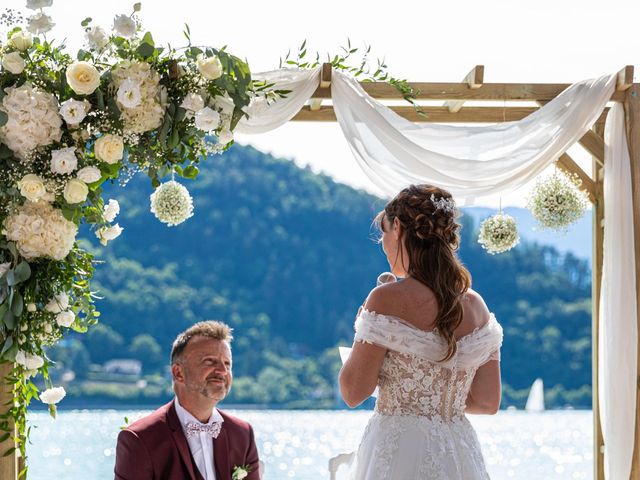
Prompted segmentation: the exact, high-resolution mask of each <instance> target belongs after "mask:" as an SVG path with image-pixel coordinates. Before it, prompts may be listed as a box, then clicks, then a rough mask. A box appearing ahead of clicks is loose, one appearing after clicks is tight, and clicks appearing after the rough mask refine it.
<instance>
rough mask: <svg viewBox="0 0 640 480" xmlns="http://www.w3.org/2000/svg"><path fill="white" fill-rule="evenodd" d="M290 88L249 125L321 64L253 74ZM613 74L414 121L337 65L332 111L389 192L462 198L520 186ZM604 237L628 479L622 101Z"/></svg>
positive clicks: (614, 433) (630, 260) (616, 471)
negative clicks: (523, 108) (503, 109)
mask: <svg viewBox="0 0 640 480" xmlns="http://www.w3.org/2000/svg"><path fill="white" fill-rule="evenodd" d="M255 77H256V78H263V79H265V80H267V81H268V82H271V83H276V87H277V88H282V89H290V90H293V91H292V93H291V94H289V95H288V97H287V98H284V99H279V100H277V101H276V102H275V103H273V104H272V105H270V106H269V107H265V105H264V104H262V103H260V102H256V105H252V106H250V108H249V109H248V113H249V115H250V119H249V120H243V121H242V122H241V123H240V124H239V131H241V132H243V133H260V132H265V131H268V130H272V129H275V128H277V127H279V126H281V125H283V124H284V123H286V122H287V121H288V120H290V119H291V118H293V117H294V116H295V114H296V113H297V112H298V111H299V110H300V108H302V106H303V105H304V104H305V103H306V102H307V101H308V100H309V98H311V96H312V94H313V92H314V91H315V89H316V88H317V87H318V85H319V82H320V69H317V70H282V71H274V72H267V73H264V74H258V75H255ZM615 85H616V75H608V76H603V77H600V78H597V79H592V80H585V81H582V82H578V83H576V84H574V85H572V86H571V87H569V88H568V89H566V90H565V91H564V92H562V93H561V94H560V95H559V96H558V97H556V98H555V99H554V100H552V101H551V102H549V103H548V104H546V105H545V106H544V107H542V108H540V109H539V110H537V111H536V112H534V113H533V114H531V115H529V116H527V117H526V118H524V119H522V120H519V121H516V122H506V123H502V124H497V125H481V126H478V125H472V126H468V125H437V124H417V123H412V122H409V121H407V120H405V119H403V118H402V117H400V116H399V115H397V114H396V113H394V112H393V111H392V110H390V109H389V108H387V107H386V106H384V105H383V104H381V103H380V102H378V101H376V100H375V99H373V98H371V97H370V96H369V95H367V93H366V92H365V91H364V90H363V89H362V88H361V87H360V85H359V84H358V82H356V81H355V80H353V79H351V78H349V77H347V76H345V75H343V74H342V73H340V72H336V71H334V72H333V74H332V82H331V96H332V101H333V108H334V110H335V113H336V118H337V120H338V123H339V124H340V127H341V128H342V131H343V133H344V134H345V138H346V140H347V143H348V144H349V147H350V148H351V150H352V152H353V154H354V155H355V158H356V160H357V162H358V164H359V165H360V166H361V168H362V169H363V171H364V172H365V173H366V174H367V176H368V177H369V178H370V179H371V181H372V182H373V183H374V184H375V185H376V186H377V187H378V188H380V189H381V190H382V191H383V192H385V193H386V194H388V195H395V194H396V193H397V192H398V191H399V190H401V189H402V188H404V187H405V186H407V185H409V184H411V183H433V184H436V185H438V186H440V187H443V188H445V189H447V190H449V191H451V193H452V194H453V195H454V196H455V197H456V199H458V200H467V201H469V200H473V199H475V198H476V197H482V196H486V195H500V194H504V193H507V192H509V191H512V190H514V189H517V188H518V187H520V186H522V185H524V184H525V183H527V182H528V181H529V180H531V179H533V178H534V177H535V176H536V175H538V174H539V173H540V172H542V171H543V170H544V169H545V168H546V167H547V166H548V165H550V164H551V163H552V162H554V161H556V160H557V159H558V158H559V157H560V155H562V154H563V153H564V152H565V151H566V150H567V149H568V148H569V147H570V146H571V145H573V144H574V143H575V142H577V141H578V140H579V139H580V138H581V137H582V136H583V135H584V134H585V133H586V132H587V130H589V129H590V128H591V126H592V125H593V124H594V123H595V121H596V120H597V118H598V117H599V116H600V114H601V113H602V111H603V109H604V107H605V106H606V103H607V101H608V100H609V99H610V98H611V95H612V94H613V92H614V89H615ZM605 137H606V138H605V142H606V148H605V158H606V160H605V163H606V167H605V170H606V171H605V185H604V199H605V223H606V226H605V240H604V241H605V243H604V265H603V277H602V286H601V297H600V346H599V348H600V350H599V353H600V356H599V365H598V370H599V375H600V380H601V383H600V389H599V392H600V402H601V403H600V417H601V418H600V420H601V423H602V428H603V435H604V440H605V456H604V463H605V475H606V478H607V479H608V480H617V479H623V478H629V473H630V470H631V461H632V456H633V446H634V425H635V421H634V420H635V415H636V414H635V409H636V395H635V393H636V374H637V372H636V370H637V369H636V359H637V354H636V353H637V352H636V350H637V341H638V332H637V327H636V311H637V304H636V295H635V282H636V278H635V259H634V248H633V245H634V236H633V235H634V234H633V218H632V215H631V208H632V203H631V183H630V160H629V152H628V147H627V143H626V133H625V127H624V115H623V113H622V107H621V106H620V105H619V104H617V105H615V106H614V107H613V108H612V109H611V111H610V113H609V115H608V120H607V125H606V132H605Z"/></svg>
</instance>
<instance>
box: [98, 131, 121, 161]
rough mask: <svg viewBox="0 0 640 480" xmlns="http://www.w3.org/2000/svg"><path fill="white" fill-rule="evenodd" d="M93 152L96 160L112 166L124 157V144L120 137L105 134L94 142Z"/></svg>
mask: <svg viewBox="0 0 640 480" xmlns="http://www.w3.org/2000/svg"><path fill="white" fill-rule="evenodd" d="M93 151H94V152H95V154H96V157H97V158H98V160H102V161H103V162H106V163H108V164H110V165H113V164H114V163H118V162H119V161H120V160H122V156H123V155H124V142H123V140H122V137H120V136H118V135H112V134H110V133H107V134H106V135H103V136H102V137H100V138H99V139H97V140H96V144H95V146H94V147H93Z"/></svg>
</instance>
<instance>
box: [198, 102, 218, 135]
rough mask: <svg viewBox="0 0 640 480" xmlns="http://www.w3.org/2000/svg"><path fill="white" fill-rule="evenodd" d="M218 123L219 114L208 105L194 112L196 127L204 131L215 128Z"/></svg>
mask: <svg viewBox="0 0 640 480" xmlns="http://www.w3.org/2000/svg"><path fill="white" fill-rule="evenodd" d="M219 125H220V114H219V113H218V112H216V111H215V110H212V109H211V108H209V107H204V108H201V109H200V110H198V111H197V112H196V127H197V128H198V129H200V130H202V131H204V132H210V131H212V130H215V129H216V128H218V126H219Z"/></svg>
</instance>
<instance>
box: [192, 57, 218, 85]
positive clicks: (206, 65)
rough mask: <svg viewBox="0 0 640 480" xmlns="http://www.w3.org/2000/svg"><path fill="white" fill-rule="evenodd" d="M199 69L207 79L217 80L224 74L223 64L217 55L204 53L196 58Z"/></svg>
mask: <svg viewBox="0 0 640 480" xmlns="http://www.w3.org/2000/svg"><path fill="white" fill-rule="evenodd" d="M196 65H197V66H198V71H199V72H200V75H202V76H203V77H204V78H206V79H207V80H215V79H216V78H220V77H221V76H222V64H221V63H220V59H219V58H218V57H217V56H213V57H205V56H204V55H203V54H202V53H201V54H199V55H198V57H197V60H196Z"/></svg>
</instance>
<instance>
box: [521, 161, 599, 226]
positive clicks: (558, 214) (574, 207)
mask: <svg viewBox="0 0 640 480" xmlns="http://www.w3.org/2000/svg"><path fill="white" fill-rule="evenodd" d="M579 185H580V180H579V178H578V177H569V176H567V175H565V174H564V173H561V172H559V171H556V172H555V173H554V174H553V175H551V176H550V177H547V178H542V179H538V181H537V182H536V186H535V187H534V189H533V190H532V192H531V194H530V195H529V198H528V199H527V208H528V209H529V210H531V213H532V214H533V217H534V218H535V219H536V221H537V222H538V225H540V227H542V228H544V229H549V230H556V231H559V232H566V231H567V227H568V226H569V225H571V224H573V223H575V222H577V221H578V220H579V219H580V218H582V216H583V215H584V212H585V211H586V209H587V205H588V204H589V199H588V197H587V194H586V193H584V192H583V191H582V190H580V189H579V188H578V186H579Z"/></svg>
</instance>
